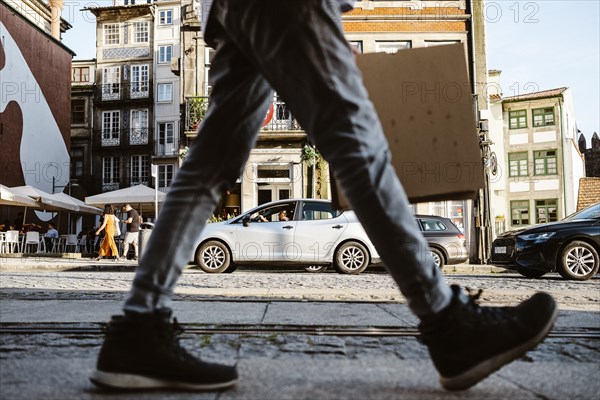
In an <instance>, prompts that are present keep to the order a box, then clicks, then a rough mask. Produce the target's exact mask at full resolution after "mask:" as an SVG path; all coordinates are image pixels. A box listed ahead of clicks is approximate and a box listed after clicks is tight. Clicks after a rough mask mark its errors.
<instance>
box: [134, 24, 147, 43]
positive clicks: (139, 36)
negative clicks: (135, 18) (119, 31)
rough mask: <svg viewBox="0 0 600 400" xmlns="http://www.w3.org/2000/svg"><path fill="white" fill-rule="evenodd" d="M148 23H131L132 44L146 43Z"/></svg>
mask: <svg viewBox="0 0 600 400" xmlns="http://www.w3.org/2000/svg"><path fill="white" fill-rule="evenodd" d="M148 42H149V34H148V23H147V22H134V23H133V43H148Z"/></svg>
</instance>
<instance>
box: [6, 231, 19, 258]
mask: <svg viewBox="0 0 600 400" xmlns="http://www.w3.org/2000/svg"><path fill="white" fill-rule="evenodd" d="M15 249H16V250H17V251H16V252H17V253H20V252H21V246H20V245H19V231H8V232H6V233H5V235H4V251H5V252H6V253H15Z"/></svg>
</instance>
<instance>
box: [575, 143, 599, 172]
mask: <svg viewBox="0 0 600 400" xmlns="http://www.w3.org/2000/svg"><path fill="white" fill-rule="evenodd" d="M578 143H579V151H580V152H581V153H582V154H583V156H584V157H585V176H588V177H594V178H600V137H598V133H596V132H594V134H593V135H592V139H591V141H590V147H587V141H586V140H585V136H583V133H582V134H581V135H579V140H578Z"/></svg>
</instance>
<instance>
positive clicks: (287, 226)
mask: <svg viewBox="0 0 600 400" xmlns="http://www.w3.org/2000/svg"><path fill="white" fill-rule="evenodd" d="M283 229H294V227H293V226H291V225H286V226H284V227H283Z"/></svg>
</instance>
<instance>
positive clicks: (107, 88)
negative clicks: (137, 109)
mask: <svg viewBox="0 0 600 400" xmlns="http://www.w3.org/2000/svg"><path fill="white" fill-rule="evenodd" d="M151 98H152V85H151V84H150V82H134V83H130V84H129V83H128V84H123V83H108V84H105V85H98V86H97V87H96V93H95V100H96V101H120V100H139V99H142V100H150V99H151Z"/></svg>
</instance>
